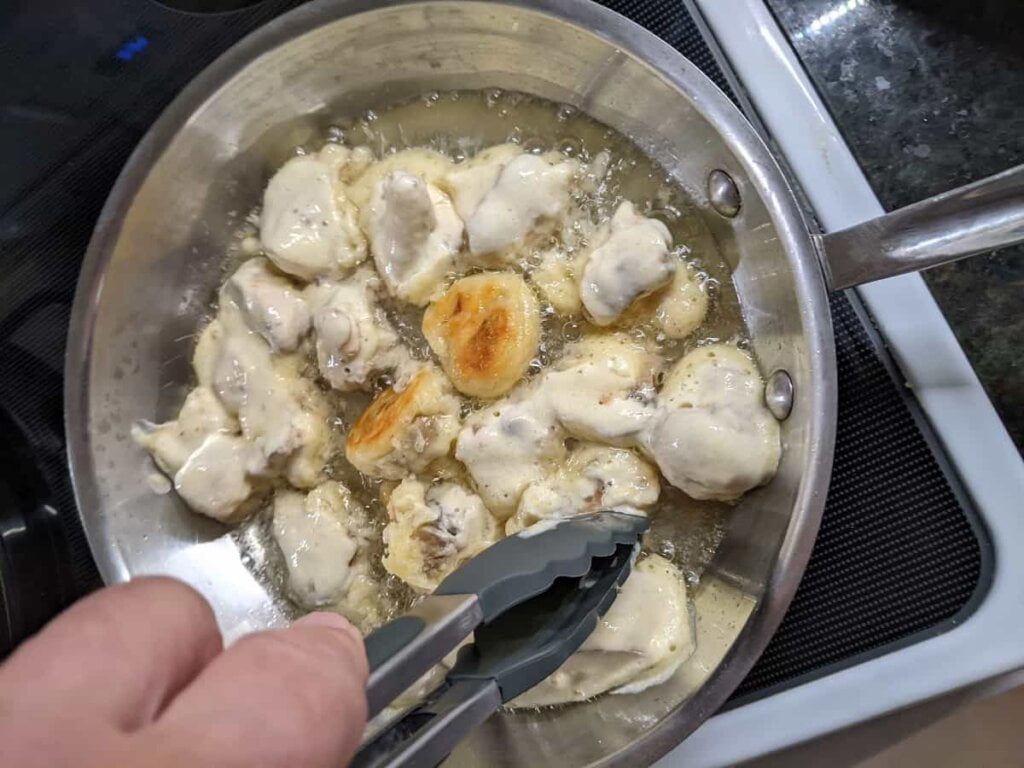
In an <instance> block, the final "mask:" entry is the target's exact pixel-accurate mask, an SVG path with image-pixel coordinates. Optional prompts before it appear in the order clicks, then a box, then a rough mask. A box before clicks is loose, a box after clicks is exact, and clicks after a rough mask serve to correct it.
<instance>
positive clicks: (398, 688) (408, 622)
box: [365, 594, 483, 717]
mask: <svg viewBox="0 0 1024 768" xmlns="http://www.w3.org/2000/svg"><path fill="white" fill-rule="evenodd" d="M482 619H483V611H482V609H481V607H480V600H479V598H478V597H477V596H476V595H475V594H469V595H438V594H434V595H429V596H427V597H425V598H424V599H423V600H422V601H420V602H419V603H417V604H416V605H415V606H414V607H413V608H412V609H411V610H410V611H409V612H408V613H407V614H405V615H404V616H400V617H399V618H397V619H395V620H394V621H392V622H390V623H388V624H385V625H384V626H383V627H381V628H380V629H378V630H377V631H376V632H374V633H372V634H371V635H369V636H367V638H366V640H365V644H366V658H367V661H368V662H369V665H370V679H369V681H368V682H367V684H366V701H367V705H368V707H369V717H373V716H374V715H376V714H377V713H378V712H380V711H381V710H382V709H384V707H385V706H387V705H388V703H389V702H391V701H393V700H394V699H395V698H396V697H397V696H399V695H400V694H401V693H402V692H403V691H405V690H406V689H407V688H408V687H409V686H410V685H412V684H413V683H415V682H416V680H418V679H419V678H420V676H421V675H423V674H425V673H426V672H427V670H429V669H430V668H431V667H433V666H434V665H435V664H437V663H438V662H440V661H441V659H443V658H444V657H445V656H446V655H448V653H450V652H451V651H452V650H454V649H455V648H456V647H457V646H458V644H459V643H461V642H462V641H463V640H464V639H465V637H466V636H467V635H468V634H469V633H470V632H472V631H473V629H474V628H475V627H476V626H477V625H478V624H479V623H480V621H481V620H482Z"/></svg>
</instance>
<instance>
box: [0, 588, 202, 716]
mask: <svg viewBox="0 0 1024 768" xmlns="http://www.w3.org/2000/svg"><path fill="white" fill-rule="evenodd" d="M221 647H222V646H221V636H220V632H219V630H218V629H217V623H216V621H215V620H214V617H213V611H212V610H211V609H210V606H209V604H208V603H207V602H206V600H204V599H203V598H202V596H201V595H200V594H199V593H198V592H196V591H195V590H194V589H192V588H191V587H189V586H187V585H185V584H183V583H182V582H180V581H176V580H174V579H167V578H144V579H137V580H135V581H131V582H129V583H127V584H122V585H119V586H115V587H108V588H107V589H103V590H100V591H99V592H96V593H94V594H92V595H90V596H89V597H86V598H85V599H83V600H81V601H79V602H78V603H76V604H75V605H73V606H71V607H70V608H69V609H68V610H67V611H65V612H64V613H62V614H61V615H60V616H58V617H57V618H56V619H54V620H53V621H52V622H50V624H48V625H47V626H46V627H45V628H44V629H43V630H42V631H41V632H40V633H39V634H38V635H36V636H35V637H34V638H32V639H31V640H29V641H28V642H26V643H24V644H23V645H22V646H21V647H20V648H19V649H18V651H17V652H16V653H15V654H14V655H13V656H12V657H11V658H10V659H9V660H8V662H7V663H6V664H5V665H4V666H3V667H0V703H2V700H3V698H7V697H12V698H13V697H16V699H17V702H16V704H17V709H18V710H20V711H21V712H23V713H24V712H29V711H39V712H45V713H50V712H53V711H56V710H58V709H59V711H62V712H68V713H74V714H75V716H76V717H77V718H79V719H89V718H98V719H102V720H106V721H108V722H110V723H112V724H113V725H114V726H115V727H118V728H120V729H123V730H133V729H135V728H138V727H139V726H141V725H143V724H145V723H148V722H150V721H152V720H153V718H154V717H155V716H156V715H157V713H158V712H160V711H161V710H162V708H163V706H164V705H165V704H166V702H167V701H169V700H170V698H171V697H173V696H174V694H176V693H177V692H178V691H179V690H181V688H182V687H184V686H185V685H186V684H187V683H188V682H189V681H190V680H192V678H194V677H195V676H196V675H197V674H198V673H199V671H200V670H201V669H202V668H203V667H205V666H206V664H207V663H209V661H210V660H211V659H212V658H213V657H214V656H216V655H217V654H218V653H219V652H220V650H221ZM47 716H48V717H50V715H49V714H47Z"/></svg>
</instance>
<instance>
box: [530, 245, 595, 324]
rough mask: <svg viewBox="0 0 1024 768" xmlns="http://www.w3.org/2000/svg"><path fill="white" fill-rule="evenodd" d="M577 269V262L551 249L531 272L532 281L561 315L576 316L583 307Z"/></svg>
mask: <svg viewBox="0 0 1024 768" xmlns="http://www.w3.org/2000/svg"><path fill="white" fill-rule="evenodd" d="M576 267H577V265H576V260H574V259H571V258H570V257H569V256H568V255H567V254H564V253H562V252H561V251H559V250H558V249H549V250H547V251H545V252H544V253H543V255H542V256H541V260H540V264H538V265H537V267H536V268H535V269H534V270H533V271H532V272H530V281H531V282H532V283H533V284H534V285H535V286H537V289H538V290H539V291H540V293H541V296H542V297H543V298H544V299H545V300H546V301H547V302H548V304H550V305H551V306H552V308H553V309H554V310H555V312H557V313H558V314H560V315H573V314H576V313H577V312H579V311H580V309H581V308H582V306H583V304H582V302H581V301H580V289H579V285H578V284H577V280H576Z"/></svg>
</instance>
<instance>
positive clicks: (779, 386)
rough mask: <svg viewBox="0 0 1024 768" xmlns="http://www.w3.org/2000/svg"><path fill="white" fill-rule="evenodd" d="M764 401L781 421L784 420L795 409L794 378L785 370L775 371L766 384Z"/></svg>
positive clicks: (773, 414)
mask: <svg viewBox="0 0 1024 768" xmlns="http://www.w3.org/2000/svg"><path fill="white" fill-rule="evenodd" d="M764 402H765V405H767V406H768V410H769V411H771V412H772V416H774V417H775V418H776V419H778V420H779V421H784V420H785V419H786V417H787V416H789V412H790V411H791V410H793V380H792V379H791V378H789V374H788V373H786V372H785V371H782V370H779V371H775V373H773V374H772V375H771V376H769V377H768V383H767V384H765V385H764Z"/></svg>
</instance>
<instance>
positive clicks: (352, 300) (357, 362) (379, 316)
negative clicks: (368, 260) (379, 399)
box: [306, 269, 409, 392]
mask: <svg viewBox="0 0 1024 768" xmlns="http://www.w3.org/2000/svg"><path fill="white" fill-rule="evenodd" d="M379 287H380V281H379V280H378V278H377V277H376V275H374V274H373V271H372V270H370V269H359V270H357V271H356V272H355V274H353V275H352V276H351V277H350V278H348V279H347V280H344V281H343V282H340V283H335V282H323V283H320V284H319V285H315V286H310V287H309V288H308V289H307V290H306V296H307V299H308V301H309V304H310V305H311V306H312V307H313V310H314V313H313V329H314V332H315V335H316V357H317V363H318V365H319V368H320V374H321V375H322V376H323V377H324V379H326V380H327V383H328V384H330V385H331V386H332V387H334V388H335V389H337V390H340V391H341V392H350V391H352V390H356V389H369V388H370V385H371V384H372V381H373V379H374V378H375V377H376V376H378V375H379V374H381V373H384V372H391V371H394V370H395V369H397V368H399V367H402V366H405V365H408V363H409V355H408V353H407V352H406V351H405V349H404V348H403V347H402V346H401V345H400V342H399V338H398V334H397V333H395V330H394V328H393V327H392V325H391V322H390V321H389V320H388V318H387V316H386V315H385V314H384V310H383V309H382V308H381V307H380V304H379V302H378V299H377V291H378V290H379Z"/></svg>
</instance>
